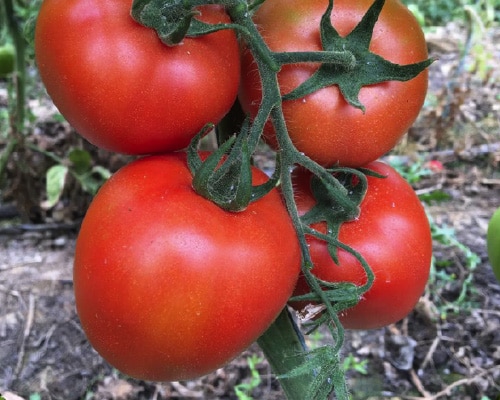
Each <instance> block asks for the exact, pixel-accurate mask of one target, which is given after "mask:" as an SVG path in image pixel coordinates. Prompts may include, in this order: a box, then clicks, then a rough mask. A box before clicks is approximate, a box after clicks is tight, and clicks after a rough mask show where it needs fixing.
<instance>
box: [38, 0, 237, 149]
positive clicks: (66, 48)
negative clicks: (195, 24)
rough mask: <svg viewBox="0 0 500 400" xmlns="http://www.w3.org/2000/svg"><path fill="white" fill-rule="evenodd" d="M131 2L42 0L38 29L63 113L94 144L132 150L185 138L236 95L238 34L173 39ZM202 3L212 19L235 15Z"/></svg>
mask: <svg viewBox="0 0 500 400" xmlns="http://www.w3.org/2000/svg"><path fill="white" fill-rule="evenodd" d="M131 5H132V0H106V1H102V0H72V1H67V0H44V2H43V3H42V6H41V9H40V13H39V16H38V19H37V25H36V32H35V54H36V62H37V65H38V68H39V70H40V76H41V79H42V81H43V83H44V84H45V87H46V89H47V92H48V94H49V95H50V97H51V98H52V100H53V102H54V104H55V105H56V106H57V108H58V109H59V111H60V112H61V114H62V115H63V116H64V117H65V118H66V119H67V120H68V122H69V123H70V124H71V125H72V126H73V127H74V128H75V129H76V131H77V132H79V133H80V134H81V135H82V136H83V137H85V138H86V139H87V140H89V141H90V142H91V143H93V144H95V145H96V146H99V147H101V148H104V149H107V150H111V151H115V152H120V153H127V154H149V153H161V152H169V151H175V150H179V149H182V148H185V147H186V146H187V145H188V144H189V142H190V140H191V138H192V137H193V136H194V135H195V134H197V133H198V132H199V131H200V130H201V129H202V128H203V126H204V125H205V124H206V123H209V122H212V123H217V122H219V121H220V119H221V118H222V117H223V116H224V115H225V114H226V113H227V112H228V111H229V109H230V108H231V105H232V104H233V102H234V100H235V98H236V95H237V91H238V86H239V79H240V55H239V45H238V41H237V39H236V35H235V34H234V32H233V31H231V30H223V31H219V32H216V33H213V34H210V35H205V36H203V37H199V38H185V39H184V41H183V43H182V44H181V45H178V46H174V47H168V46H166V45H164V44H162V43H161V41H160V39H159V38H158V37H157V35H156V32H155V31H154V30H152V29H149V28H146V27H144V26H142V25H140V24H138V23H136V22H135V21H134V20H133V19H132V17H131V16H130V8H131ZM199 10H201V16H200V17H199V18H200V19H201V20H203V21H205V22H210V23H218V22H230V20H229V17H228V16H227V14H226V13H225V12H224V9H223V8H222V7H219V6H213V5H211V6H206V7H201V8H199Z"/></svg>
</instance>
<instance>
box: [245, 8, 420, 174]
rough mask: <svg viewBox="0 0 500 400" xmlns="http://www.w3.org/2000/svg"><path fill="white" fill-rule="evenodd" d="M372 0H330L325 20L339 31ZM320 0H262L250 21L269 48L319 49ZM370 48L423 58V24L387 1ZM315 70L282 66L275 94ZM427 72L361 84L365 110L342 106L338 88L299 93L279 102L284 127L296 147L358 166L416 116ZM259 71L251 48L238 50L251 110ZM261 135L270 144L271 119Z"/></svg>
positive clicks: (326, 161) (395, 58) (321, 159)
mask: <svg viewBox="0 0 500 400" xmlns="http://www.w3.org/2000/svg"><path fill="white" fill-rule="evenodd" d="M372 3H373V1H372V0H357V1H352V0H335V3H334V7H333V14H332V22H333V25H334V27H335V28H336V29H337V31H338V32H339V34H340V35H341V36H346V35H347V34H348V33H349V32H350V31H351V30H352V29H353V28H354V27H355V26H356V25H357V23H358V22H359V21H360V20H361V18H362V16H363V15H364V13H365V12H366V11H367V10H368V8H369V6H370V5H371V4H372ZM327 5H328V1H327V0H267V1H266V2H265V3H264V4H263V5H262V6H261V7H260V8H259V9H258V11H257V12H256V14H255V16H254V21H255V23H256V24H257V27H258V28H259V30H260V32H261V34H262V35H263V38H264V40H265V41H266V43H267V44H268V46H269V47H270V49H271V50H273V51H319V50H321V41H320V35H319V23H320V19H321V16H322V14H323V13H324V11H325V10H326V7H327ZM370 50H371V51H373V52H374V53H376V54H378V55H380V56H382V57H384V58H386V59H388V60H389V61H391V62H393V63H397V64H402V65H405V64H411V63H415V62H420V61H424V60H426V59H427V58H428V54H427V45H426V42H425V37H424V34H423V32H422V29H421V28H420V26H419V25H418V22H417V21H416V19H415V18H414V16H413V15H412V14H411V12H410V11H409V10H408V9H407V8H406V7H405V6H404V5H402V4H401V3H400V2H399V1H398V0H387V1H386V3H385V5H384V8H383V9H382V12H381V14H380V16H379V19H378V22H377V23H376V24H375V29H374V35H373V37H372V42H371V44H370ZM317 68H318V64H314V63H309V64H306V63H301V64H294V65H285V66H283V68H282V69H281V71H280V72H279V74H278V81H279V84H280V89H281V93H282V94H286V93H289V92H290V91H291V90H292V89H295V88H296V87H297V86H299V85H300V84H301V83H303V82H304V81H305V80H307V79H308V78H309V77H310V76H311V75H312V74H313V73H314V72H315V71H316V69H317ZM427 80H428V72H427V70H425V71H423V72H422V73H420V74H419V75H418V76H417V77H415V78H414V79H412V80H410V81H408V82H396V81H389V82H383V83H380V84H375V85H371V86H365V87H363V88H362V89H361V92H360V95H359V99H360V101H361V103H362V104H363V105H364V106H365V108H366V111H365V113H363V112H362V111H361V110H359V109H357V108H355V107H353V106H351V105H349V104H348V103H347V102H346V101H345V100H344V98H343V97H342V95H341V93H340V91H339V90H338V87H337V86H330V87H327V88H324V89H321V90H318V91H316V92H315V93H313V94H310V95H308V96H306V97H304V98H301V99H297V100H292V101H285V102H283V113H284V116H285V120H286V123H287V128H288V133H289V135H290V137H291V139H292V141H293V143H294V144H295V146H296V147H297V149H298V150H299V151H301V152H304V153H305V154H306V155H307V156H309V157H310V158H312V159H313V160H315V161H317V162H318V163H320V164H322V165H326V166H330V165H334V164H339V165H344V166H350V167H361V166H363V165H365V164H367V163H369V162H371V161H374V160H376V159H378V158H380V157H381V156H382V155H383V154H385V153H386V152H388V151H389V150H390V149H392V148H393V147H394V145H396V143H397V142H398V141H399V139H400V138H401V137H402V136H403V135H404V134H405V133H406V131H407V130H408V128H409V127H410V126H411V125H412V123H413V122H414V121H415V119H416V117H417V115H418V113H419V111H420V109H421V107H422V105H423V103H424V100H425V95H426V91H427ZM260 85H261V83H260V77H259V73H258V71H257V67H256V64H255V62H254V60H253V57H252V55H251V54H250V52H248V51H245V52H244V53H243V56H242V81H241V87H240V92H239V99H240V102H241V104H242V106H243V108H244V109H245V111H246V112H248V113H249V114H250V115H252V116H255V115H256V113H257V110H258V106H259V104H260V102H261V99H262V90H261V86H260ZM265 138H266V140H267V141H268V143H269V144H270V145H271V146H272V147H273V148H276V147H277V143H276V137H275V134H274V130H273V128H272V126H271V124H269V123H268V124H267V125H266V130H265Z"/></svg>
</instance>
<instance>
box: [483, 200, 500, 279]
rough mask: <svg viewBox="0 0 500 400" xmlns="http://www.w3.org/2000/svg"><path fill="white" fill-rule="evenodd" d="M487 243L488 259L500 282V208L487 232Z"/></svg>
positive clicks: (493, 216) (494, 214)
mask: <svg viewBox="0 0 500 400" xmlns="http://www.w3.org/2000/svg"><path fill="white" fill-rule="evenodd" d="M486 243H487V249H488V259H489V261H490V264H491V267H492V268H493V273H494V274H495V277H496V278H497V280H498V282H500V208H498V209H497V210H496V211H495V212H494V213H493V215H492V216H491V219H490V222H489V224H488V231H487V234H486Z"/></svg>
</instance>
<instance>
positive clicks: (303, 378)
mask: <svg viewBox="0 0 500 400" xmlns="http://www.w3.org/2000/svg"><path fill="white" fill-rule="evenodd" d="M257 343H258V345H259V346H260V348H261V349H262V351H263V352H264V355H265V356H266V359H267V360H268V362H269V365H270V366H271V368H272V370H273V371H274V373H275V374H276V375H278V378H279V376H280V375H284V374H287V373H289V372H290V371H291V370H293V369H294V368H297V367H298V366H300V365H301V364H303V363H304V362H305V361H306V357H307V356H306V346H305V343H304V339H303V337H302V335H301V334H300V331H299V329H298V327H297V326H296V325H295V322H294V321H293V320H292V317H291V315H290V313H289V311H288V310H287V309H286V308H285V309H283V311H282V312H281V313H280V314H279V316H278V318H276V320H275V321H274V322H273V324H272V325H271V326H270V327H269V329H268V330H267V331H266V332H265V333H264V334H263V335H262V336H261V337H260V338H259V339H258V341H257ZM311 375H312V374H311ZM280 383H281V386H282V388H283V391H284V392H285V394H286V396H287V399H288V400H304V399H308V398H309V396H308V389H309V385H310V383H311V377H310V376H309V375H300V376H298V377H293V378H282V379H280Z"/></svg>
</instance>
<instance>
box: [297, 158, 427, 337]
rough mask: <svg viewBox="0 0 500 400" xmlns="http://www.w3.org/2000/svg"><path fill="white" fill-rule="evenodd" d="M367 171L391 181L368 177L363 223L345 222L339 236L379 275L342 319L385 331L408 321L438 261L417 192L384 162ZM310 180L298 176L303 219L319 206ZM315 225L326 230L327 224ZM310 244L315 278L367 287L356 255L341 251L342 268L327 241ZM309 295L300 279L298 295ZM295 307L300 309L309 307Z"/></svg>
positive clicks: (358, 326) (352, 325)
mask: <svg viewBox="0 0 500 400" xmlns="http://www.w3.org/2000/svg"><path fill="white" fill-rule="evenodd" d="M367 168H369V169H371V170H373V171H376V172H378V173H379V174H382V175H384V176H386V178H375V177H368V191H367V193H366V197H365V198H364V200H363V202H362V203H361V214H360V216H359V219H357V220H355V221H352V222H346V223H344V224H343V225H342V226H341V228H340V233H339V240H340V241H341V242H343V243H345V244H347V245H349V246H351V247H352V248H353V249H355V250H357V251H358V252H359V253H360V254H361V255H362V256H363V257H364V258H365V260H366V261H367V262H368V264H369V265H370V267H371V268H372V271H373V272H374V274H375V280H374V283H373V286H372V287H371V288H370V289H369V291H368V292H367V293H365V294H364V296H363V297H362V298H361V300H360V302H359V303H358V304H357V305H356V306H354V307H352V308H350V309H347V310H346V311H344V312H343V313H342V314H341V315H340V320H341V321H342V323H343V324H344V327H346V328H350V329H372V328H379V327H382V326H385V325H389V324H391V323H394V322H397V321H399V320H400V319H402V318H404V317H405V316H406V315H407V314H408V313H409V312H410V311H411V310H412V308H413V307H414V306H415V304H416V303H417V302H418V300H419V298H420V296H421V295H422V293H423V291H424V289H425V285H426V283H427V279H428V277H429V270H430V265H431V256H432V238H431V232H430V227H429V222H428V220H427V216H426V214H425V211H424V209H423V207H422V205H421V203H420V201H419V199H418V197H417V195H416V194H415V192H414V191H413V189H412V187H411V186H410V185H409V184H408V183H407V182H406V181H405V180H404V179H403V178H402V177H401V176H400V175H399V174H398V173H397V172H396V171H395V170H394V169H392V168H391V167H390V166H388V165H386V164H384V163H381V162H374V163H371V164H369V165H368V166H367ZM309 179H310V178H309V176H308V175H299V176H296V185H297V186H296V189H297V190H296V201H297V206H298V208H299V211H300V212H301V213H302V214H304V213H305V212H306V211H308V210H309V209H310V208H311V207H312V206H313V205H314V199H313V197H312V195H311V192H310V189H309V186H308V185H309ZM313 226H314V228H316V229H317V230H319V231H322V232H324V231H325V226H324V223H321V224H314V225H313ZM308 243H309V245H310V252H311V257H312V260H313V263H314V267H313V269H312V270H311V271H312V273H313V274H314V275H315V276H317V277H318V278H320V279H322V280H324V281H328V282H352V283H355V284H356V285H362V284H364V283H366V274H365V272H364V270H363V268H362V266H361V264H360V263H359V261H358V260H357V259H355V258H354V256H352V255H351V254H350V253H347V252H346V251H344V250H341V249H339V253H338V257H339V265H336V264H335V263H334V262H333V260H332V259H331V257H330V254H329V253H328V250H327V247H326V244H325V242H323V241H320V240H318V239H315V238H312V237H309V238H308ZM307 292H309V288H308V286H307V283H306V282H305V279H304V278H303V277H300V278H299V282H298V284H297V289H296V291H295V295H299V294H304V293H307ZM292 306H294V307H295V308H299V309H300V308H301V307H303V306H305V304H297V303H292Z"/></svg>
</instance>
